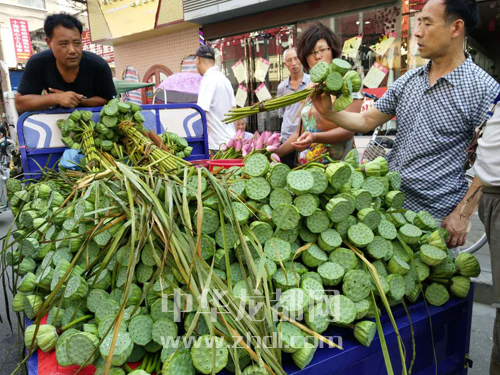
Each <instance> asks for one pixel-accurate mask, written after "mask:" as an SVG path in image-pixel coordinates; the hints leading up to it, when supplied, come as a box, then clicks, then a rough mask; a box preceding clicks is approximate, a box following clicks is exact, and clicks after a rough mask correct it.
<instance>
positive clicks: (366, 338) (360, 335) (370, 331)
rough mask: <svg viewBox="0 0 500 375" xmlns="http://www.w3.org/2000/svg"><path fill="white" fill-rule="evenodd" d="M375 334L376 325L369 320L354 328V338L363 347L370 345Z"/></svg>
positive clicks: (359, 323)
mask: <svg viewBox="0 0 500 375" xmlns="http://www.w3.org/2000/svg"><path fill="white" fill-rule="evenodd" d="M376 332H377V325H376V324H375V322H372V321H370V320H363V321H361V322H358V323H356V325H355V326H354V337H356V340H358V341H359V342H360V343H361V344H363V345H364V346H370V345H371V343H372V341H373V338H374V337H375V333H376Z"/></svg>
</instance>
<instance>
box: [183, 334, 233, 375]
mask: <svg viewBox="0 0 500 375" xmlns="http://www.w3.org/2000/svg"><path fill="white" fill-rule="evenodd" d="M214 347H215V367H213V365H212V360H213V348H214ZM228 355H229V351H228V349H227V343H226V342H225V341H224V339H223V338H221V337H214V336H210V335H204V336H201V337H199V338H198V339H197V340H196V343H195V344H194V345H193V346H192V347H191V359H192V361H193V365H194V367H196V369H197V370H198V371H199V372H201V373H202V374H211V373H212V372H215V373H217V372H219V371H222V369H223V368H224V367H226V365H227V361H228Z"/></svg>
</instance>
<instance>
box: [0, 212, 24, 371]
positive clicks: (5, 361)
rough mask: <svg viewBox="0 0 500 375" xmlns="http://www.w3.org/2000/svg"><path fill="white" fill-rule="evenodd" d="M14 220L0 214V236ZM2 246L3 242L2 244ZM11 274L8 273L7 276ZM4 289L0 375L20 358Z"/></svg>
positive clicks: (8, 214) (0, 295) (0, 291)
mask: <svg viewBox="0 0 500 375" xmlns="http://www.w3.org/2000/svg"><path fill="white" fill-rule="evenodd" d="M13 220H14V218H13V216H12V213H11V212H10V211H7V212H3V213H1V214H0V238H2V237H3V236H5V235H6V234H7V232H8V230H9V227H10V225H11V224H12V221H13ZM0 246H3V243H2V245H0ZM10 276H11V274H10V273H9V278H10ZM3 295H4V289H3V286H1V284H0V316H1V317H2V320H3V323H0V375H8V374H10V373H12V371H14V369H15V368H16V367H17V364H18V363H19V362H20V361H21V360H20V353H19V345H18V344H19V340H18V337H19V336H18V325H17V318H16V315H14V314H13V313H12V310H10V311H11V315H10V316H11V321H12V331H11V327H10V325H9V323H8V321H7V312H6V306H5V303H4V297H3ZM8 296H9V307H10V305H11V303H12V295H11V294H10V292H8Z"/></svg>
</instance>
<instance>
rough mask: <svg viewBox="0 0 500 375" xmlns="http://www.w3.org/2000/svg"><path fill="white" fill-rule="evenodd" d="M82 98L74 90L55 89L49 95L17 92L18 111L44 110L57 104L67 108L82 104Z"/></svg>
mask: <svg viewBox="0 0 500 375" xmlns="http://www.w3.org/2000/svg"><path fill="white" fill-rule="evenodd" d="M56 91H57V92H56ZM82 98H83V96H82V95H80V94H77V93H75V92H73V91H67V92H62V91H59V90H53V93H51V94H47V95H35V94H27V95H21V94H20V93H16V97H15V103H16V109H17V111H18V112H19V113H23V112H27V111H43V110H44V109H47V108H50V107H53V106H55V105H60V106H61V107H65V108H75V107H77V106H78V105H80V103H81V101H82Z"/></svg>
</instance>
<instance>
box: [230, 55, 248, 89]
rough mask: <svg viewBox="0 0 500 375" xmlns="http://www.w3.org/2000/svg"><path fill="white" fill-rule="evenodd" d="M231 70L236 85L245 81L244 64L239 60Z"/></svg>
mask: <svg viewBox="0 0 500 375" xmlns="http://www.w3.org/2000/svg"><path fill="white" fill-rule="evenodd" d="M231 69H233V73H234V76H235V77H236V80H237V81H238V83H241V82H243V81H246V78H247V74H246V70H245V64H243V62H242V61H241V59H240V60H238V62H237V63H236V64H234V65H233V66H232V67H231Z"/></svg>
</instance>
